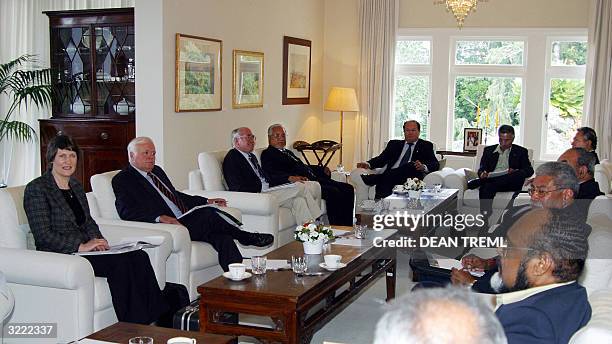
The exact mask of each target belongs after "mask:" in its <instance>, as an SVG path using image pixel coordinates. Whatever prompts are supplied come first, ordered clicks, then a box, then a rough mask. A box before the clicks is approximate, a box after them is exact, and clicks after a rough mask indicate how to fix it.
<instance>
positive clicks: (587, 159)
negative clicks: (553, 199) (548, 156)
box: [557, 148, 603, 203]
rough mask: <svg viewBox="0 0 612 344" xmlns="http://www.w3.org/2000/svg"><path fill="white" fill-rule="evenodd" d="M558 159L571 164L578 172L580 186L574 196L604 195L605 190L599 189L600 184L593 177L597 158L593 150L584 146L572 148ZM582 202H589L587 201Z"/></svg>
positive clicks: (592, 197) (593, 196)
mask: <svg viewBox="0 0 612 344" xmlns="http://www.w3.org/2000/svg"><path fill="white" fill-rule="evenodd" d="M557 161H559V162H564V163H566V164H568V165H570V166H571V167H572V168H573V169H574V172H576V176H577V177H578V181H579V182H580V188H579V189H578V194H577V195H576V196H575V197H574V198H576V199H583V200H592V199H594V198H595V197H597V196H599V195H603V192H601V191H600V190H599V184H597V182H596V181H595V179H593V175H594V174H595V163H596V158H595V155H594V154H593V153H592V152H588V151H587V150H586V149H584V148H570V149H568V150H566V151H565V152H563V154H561V156H560V157H559V159H557ZM582 202H585V203H587V202H586V201H582ZM588 203H590V202H588Z"/></svg>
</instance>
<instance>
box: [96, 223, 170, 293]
mask: <svg viewBox="0 0 612 344" xmlns="http://www.w3.org/2000/svg"><path fill="white" fill-rule="evenodd" d="M100 231H101V232H102V234H103V235H104V237H105V238H106V240H108V242H109V243H110V244H111V245H116V244H120V243H125V242H135V241H146V242H149V243H151V244H155V245H159V246H157V247H152V248H147V249H145V250H144V251H145V252H146V253H147V254H148V255H149V260H150V261H151V266H152V267H153V270H154V271H155V277H157V283H158V284H159V287H160V288H161V289H163V288H164V287H165V286H166V261H167V260H168V257H169V256H170V253H171V252H172V245H173V243H172V235H170V233H168V232H164V231H158V230H153V229H148V228H135V227H126V226H118V225H110V224H105V225H103V226H101V227H100Z"/></svg>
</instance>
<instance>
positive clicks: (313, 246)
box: [302, 240, 325, 254]
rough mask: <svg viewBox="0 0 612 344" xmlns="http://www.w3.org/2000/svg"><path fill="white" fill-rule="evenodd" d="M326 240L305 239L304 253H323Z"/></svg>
mask: <svg viewBox="0 0 612 344" xmlns="http://www.w3.org/2000/svg"><path fill="white" fill-rule="evenodd" d="M324 242H325V241H324V240H317V241H304V242H303V243H302V244H304V254H321V253H322V252H323V243H324Z"/></svg>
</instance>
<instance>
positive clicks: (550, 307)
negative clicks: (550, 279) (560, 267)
mask: <svg viewBox="0 0 612 344" xmlns="http://www.w3.org/2000/svg"><path fill="white" fill-rule="evenodd" d="M495 314H496V315H497V318H498V319H499V321H500V322H501V324H502V326H503V328H504V331H505V332H506V337H507V338H508V343H509V344H513V343H517V344H518V343H520V344H529V343H534V344H536V343H537V344H542V343H550V344H556V343H567V342H569V340H570V338H571V337H572V335H573V334H574V333H575V332H576V331H578V330H579V329H580V328H581V327H582V326H584V325H585V324H586V323H587V322H588V321H589V319H591V305H589V301H588V299H587V294H586V290H585V289H584V287H583V286H581V285H579V284H578V283H575V282H574V283H571V284H568V285H564V286H561V287H557V288H553V289H549V290H546V291H543V292H541V293H538V294H535V295H532V296H530V297H528V298H526V299H524V300H522V301H518V302H514V303H509V304H505V305H502V306H501V307H499V308H498V309H497V311H496V312H495Z"/></svg>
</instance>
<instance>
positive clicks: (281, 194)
mask: <svg viewBox="0 0 612 344" xmlns="http://www.w3.org/2000/svg"><path fill="white" fill-rule="evenodd" d="M255 140H256V138H255V135H253V133H252V132H251V129H249V128H246V127H242V128H237V129H234V130H233V131H232V141H233V145H234V148H233V149H230V150H229V151H228V152H227V155H225V158H224V159H223V176H224V177H225V181H226V182H227V186H228V188H229V189H230V190H231V191H240V192H253V193H259V192H265V193H269V194H272V195H274V196H275V197H276V201H277V202H278V204H279V205H280V206H281V207H284V208H288V209H290V210H291V213H292V214H293V216H294V218H295V221H296V223H298V224H302V223H306V222H311V221H314V220H316V219H317V218H318V217H320V216H321V215H322V211H321V208H320V206H319V202H317V200H316V199H315V194H318V195H320V194H321V187H320V186H319V185H318V183H313V184H314V185H309V187H311V188H315V189H316V190H309V189H307V188H306V186H305V184H304V183H303V182H299V181H297V182H295V183H292V184H291V185H288V186H287V187H284V188H279V189H272V190H270V187H271V186H273V185H274V184H273V182H272V178H271V177H270V176H269V175H268V174H267V173H266V172H265V171H264V170H263V168H262V167H261V165H260V164H259V161H258V160H257V157H256V156H255V154H253V150H254V149H255ZM319 200H320V199H319Z"/></svg>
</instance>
